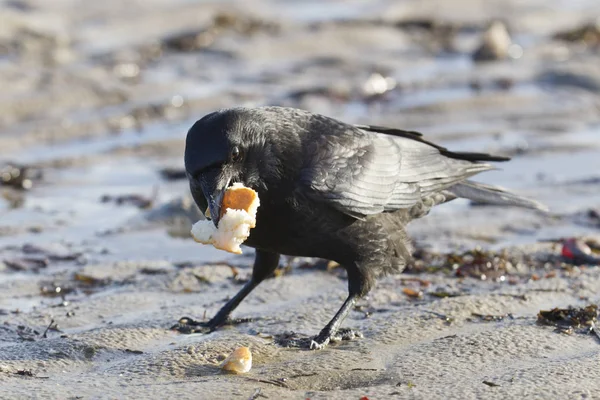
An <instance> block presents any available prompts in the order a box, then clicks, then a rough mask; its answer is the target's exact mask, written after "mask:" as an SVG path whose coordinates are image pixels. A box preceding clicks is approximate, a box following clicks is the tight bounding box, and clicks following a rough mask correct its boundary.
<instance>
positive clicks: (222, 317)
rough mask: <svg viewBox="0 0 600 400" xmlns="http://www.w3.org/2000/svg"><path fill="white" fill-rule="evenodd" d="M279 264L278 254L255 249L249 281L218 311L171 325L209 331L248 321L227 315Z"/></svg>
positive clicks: (190, 331)
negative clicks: (206, 317) (212, 314)
mask: <svg viewBox="0 0 600 400" xmlns="http://www.w3.org/2000/svg"><path fill="white" fill-rule="evenodd" d="M278 265H279V254H274V253H268V252H265V251H262V250H256V256H255V258H254V268H253V269H252V277H251V278H250V281H249V282H248V283H246V284H245V285H244V287H242V289H241V290H240V291H239V292H238V293H237V294H236V295H235V296H233V298H232V299H231V300H229V301H228V302H227V303H226V304H225V305H224V306H223V307H222V308H221V309H220V310H219V312H218V313H217V314H216V315H215V316H214V317H212V318H211V319H210V321H208V322H202V321H196V320H194V319H192V318H189V317H183V318H180V319H179V322H178V323H177V324H175V325H174V326H172V327H171V329H174V330H177V331H179V332H181V333H197V332H201V333H209V332H213V331H214V330H216V329H217V328H219V327H221V326H223V325H228V324H231V325H236V324H239V323H242V322H248V321H250V319H249V318H240V319H230V318H229V316H230V315H231V313H232V312H233V310H235V309H236V307H237V306H238V305H239V304H240V303H241V302H242V300H244V298H245V297H246V296H248V294H250V292H252V290H254V288H255V287H257V286H258V284H259V283H261V282H262V281H263V280H265V278H266V277H268V276H269V275H271V274H272V273H273V271H275V269H276V268H277V266H278Z"/></svg>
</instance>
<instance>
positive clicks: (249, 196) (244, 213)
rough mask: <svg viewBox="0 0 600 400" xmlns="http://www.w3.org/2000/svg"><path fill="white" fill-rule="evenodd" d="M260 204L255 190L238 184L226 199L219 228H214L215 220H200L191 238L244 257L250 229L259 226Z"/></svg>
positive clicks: (224, 197)
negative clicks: (258, 212)
mask: <svg viewBox="0 0 600 400" xmlns="http://www.w3.org/2000/svg"><path fill="white" fill-rule="evenodd" d="M259 205H260V201H259V198H258V194H257V193H256V192H255V191H254V190H252V189H250V188H247V187H244V185H242V184H241V183H235V184H233V185H232V186H231V187H230V188H228V189H227V191H226V192H225V195H224V196H223V203H222V204H221V219H220V220H219V228H218V229H217V228H215V225H214V224H213V222H212V221H208V220H202V221H198V222H196V223H195V224H194V226H192V232H191V233H192V237H193V238H194V240H195V241H196V242H199V243H203V244H212V245H213V246H214V247H215V248H217V249H220V250H225V251H228V252H230V253H235V254H241V253H242V249H241V248H240V245H241V244H242V243H243V242H244V241H245V240H246V239H247V238H248V236H250V229H251V228H254V227H255V226H256V212H257V210H258V206H259Z"/></svg>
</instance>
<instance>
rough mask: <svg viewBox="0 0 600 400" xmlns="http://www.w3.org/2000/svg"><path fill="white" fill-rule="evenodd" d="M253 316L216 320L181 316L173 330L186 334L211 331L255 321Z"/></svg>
mask: <svg viewBox="0 0 600 400" xmlns="http://www.w3.org/2000/svg"><path fill="white" fill-rule="evenodd" d="M253 320H254V319H253V318H227V319H225V320H215V319H214V318H213V319H211V320H210V321H207V322H204V321H196V320H195V319H193V318H190V317H182V318H179V321H177V323H176V324H175V325H173V326H172V327H171V328H169V329H171V330H173V331H177V332H179V333H183V334H186V335H189V334H192V333H211V332H214V331H216V330H217V329H218V328H220V327H222V326H226V325H230V326H233V325H239V324H243V323H246V322H251V321H253Z"/></svg>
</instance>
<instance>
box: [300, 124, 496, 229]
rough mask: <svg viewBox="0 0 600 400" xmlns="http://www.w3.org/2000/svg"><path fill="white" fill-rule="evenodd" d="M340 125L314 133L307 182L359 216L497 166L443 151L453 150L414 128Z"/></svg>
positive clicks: (318, 194)
mask: <svg viewBox="0 0 600 400" xmlns="http://www.w3.org/2000/svg"><path fill="white" fill-rule="evenodd" d="M320 123H321V125H323V121H320ZM336 128H337V129H335V130H334V132H329V134H321V135H319V136H318V137H317V138H316V139H315V138H314V137H313V138H311V140H316V143H313V145H312V146H310V148H311V149H312V154H307V159H308V160H309V161H308V163H307V164H306V165H305V166H304V168H303V170H302V173H301V182H302V184H304V185H306V186H308V187H309V188H310V189H311V191H310V193H311V196H312V197H313V198H316V199H318V200H321V201H327V202H330V203H331V204H332V205H333V206H334V207H336V208H338V209H339V210H341V211H343V212H344V213H346V214H348V215H352V216H355V217H358V218H360V217H364V216H367V215H372V214H377V213H381V212H389V211H395V210H399V209H402V208H410V207H412V206H413V205H415V204H417V203H418V202H419V201H420V200H421V199H422V197H424V196H427V195H429V194H431V193H435V192H439V191H442V190H444V189H446V188H448V187H449V186H452V185H453V184H456V183H457V182H461V181H463V180H465V179H467V178H468V177H470V176H472V175H474V174H476V173H479V172H482V171H486V170H489V169H492V168H493V167H492V166H491V165H489V164H485V163H480V162H476V161H472V160H462V159H458V158H457V157H449V156H447V155H445V154H442V153H443V151H445V152H447V150H445V149H443V148H441V147H439V146H432V145H431V144H430V143H429V142H426V141H424V140H422V139H421V137H420V136H416V135H414V134H413V133H412V132H411V133H410V134H407V135H389V134H381V133H376V132H372V131H366V130H362V129H359V127H356V126H351V125H345V124H339V122H338V124H337V125H336ZM380 129H384V128H380ZM402 132H403V131H402ZM416 138H418V139H419V140H415V139H416ZM441 149H443V151H442V150H441ZM453 154H460V153H453ZM465 154H466V153H465ZM469 154H474V153H469Z"/></svg>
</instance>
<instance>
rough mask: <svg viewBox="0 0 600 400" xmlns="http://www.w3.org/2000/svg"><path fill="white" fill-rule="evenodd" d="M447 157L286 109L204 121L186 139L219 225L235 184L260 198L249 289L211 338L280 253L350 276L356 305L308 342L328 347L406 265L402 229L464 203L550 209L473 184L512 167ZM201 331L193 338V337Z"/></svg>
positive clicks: (199, 191) (190, 169) (411, 138)
mask: <svg viewBox="0 0 600 400" xmlns="http://www.w3.org/2000/svg"><path fill="white" fill-rule="evenodd" d="M507 160H508V159H507V158H505V157H499V156H492V155H489V154H483V153H461V152H452V151H449V150H447V149H446V148H443V147H441V146H438V145H436V144H433V143H431V142H428V141H426V140H425V139H423V137H422V135H421V134H419V133H417V132H409V131H403V130H399V129H391V128H384V127H377V126H363V125H349V124H345V123H343V122H340V121H338V120H335V119H332V118H328V117H325V116H322V115H318V114H312V113H309V112H307V111H303V110H297V109H292V108H282V107H263V108H252V109H250V108H235V109H227V110H221V111H217V112H214V113H211V114H209V115H207V116H205V117H204V118H202V119H200V120H199V121H198V122H196V124H194V126H193V127H192V128H191V129H190V131H189V132H188V136H187V142H186V151H185V165H186V171H187V173H188V177H189V180H190V189H191V191H192V195H193V196H194V199H195V200H196V203H197V204H198V206H199V207H200V208H201V209H202V211H203V212H204V211H205V210H206V208H207V207H210V211H211V215H213V221H214V222H215V224H217V223H218V215H219V213H218V212H217V209H218V207H219V205H218V204H217V203H218V199H219V198H220V197H219V196H222V193H223V191H224V190H226V188H227V187H228V186H229V185H230V184H231V183H233V182H241V183H243V184H244V185H245V186H248V187H251V188H253V189H254V190H256V191H257V192H258V195H259V197H260V201H261V206H260V208H259V210H258V215H257V225H256V228H254V229H253V230H252V231H251V235H250V237H249V238H248V240H247V241H246V243H245V244H247V245H248V246H251V247H254V248H256V250H257V255H256V260H255V265H254V272H253V279H252V280H251V281H250V282H249V283H248V284H247V285H246V286H245V287H244V289H243V290H242V291H241V292H240V293H239V294H238V295H237V296H236V297H235V298H233V299H232V300H231V301H230V302H229V303H228V304H227V305H226V306H225V307H223V309H222V310H221V311H220V312H219V314H217V316H216V317H215V318H213V319H212V320H211V321H209V322H208V323H205V324H203V323H196V322H195V321H193V320H191V319H186V320H185V321H183V322H185V323H187V325H188V326H190V325H198V326H200V328H199V329H200V330H202V329H203V328H206V329H209V330H212V329H215V328H217V327H218V326H220V325H223V324H224V323H225V322H226V320H227V318H228V317H229V314H230V313H231V311H233V309H235V307H236V306H237V305H238V304H239V302H240V301H242V300H243V298H244V297H245V296H246V295H247V294H248V293H250V291H251V290H252V289H253V288H254V287H256V286H257V285H258V283H260V281H262V280H263V279H264V278H265V277H266V276H268V275H269V274H270V273H271V272H272V271H273V270H274V269H275V268H276V267H277V263H278V260H279V255H280V254H285V255H293V256H307V257H320V258H324V259H329V260H334V261H337V262H339V263H340V264H341V265H342V266H343V267H344V268H346V270H347V271H348V281H349V282H348V287H349V296H348V299H347V300H346V302H345V303H344V305H343V307H342V309H341V310H340V311H339V312H338V314H336V316H335V317H334V319H333V320H332V321H331V322H330V323H329V324H328V325H327V326H326V327H325V328H324V329H323V330H322V331H321V333H320V334H319V335H318V336H317V337H316V338H315V339H314V340H313V342H312V344H311V347H312V348H321V347H323V346H325V345H327V343H328V342H329V340H330V339H331V338H333V337H335V335H336V332H337V331H338V328H339V324H340V323H341V321H342V320H343V318H344V317H345V315H346V314H347V312H348V310H349V309H350V308H351V306H352V304H354V302H355V300H356V299H357V298H358V297H360V296H364V295H365V294H366V293H367V292H368V291H369V290H370V289H371V288H372V286H373V284H374V282H375V279H376V278H377V277H379V276H381V275H382V274H385V273H390V272H398V271H401V270H402V269H403V268H404V266H405V265H406V262H407V261H408V260H409V259H410V254H411V247H410V243H409V240H408V238H407V236H406V233H405V230H404V229H405V226H406V224H408V223H409V222H410V221H411V220H413V219H415V218H420V217H422V216H424V215H426V214H427V213H428V212H429V210H430V209H431V207H433V206H435V205H437V204H440V203H443V202H446V201H449V200H452V199H454V198H457V197H467V198H472V199H474V200H477V201H487V202H490V203H496V204H505V205H516V206H522V207H529V208H540V209H541V208H543V206H541V205H540V204H538V203H536V202H534V201H531V200H527V199H524V198H521V197H519V196H517V195H514V194H512V193H509V192H507V191H505V190H504V189H501V188H496V187H492V186H488V185H482V184H478V183H476V182H472V181H468V180H467V178H469V177H470V176H473V175H475V174H477V173H479V172H483V171H486V170H490V169H492V168H493V167H492V166H491V165H490V164H487V163H486V162H487V161H507ZM191 330H196V329H191Z"/></svg>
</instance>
